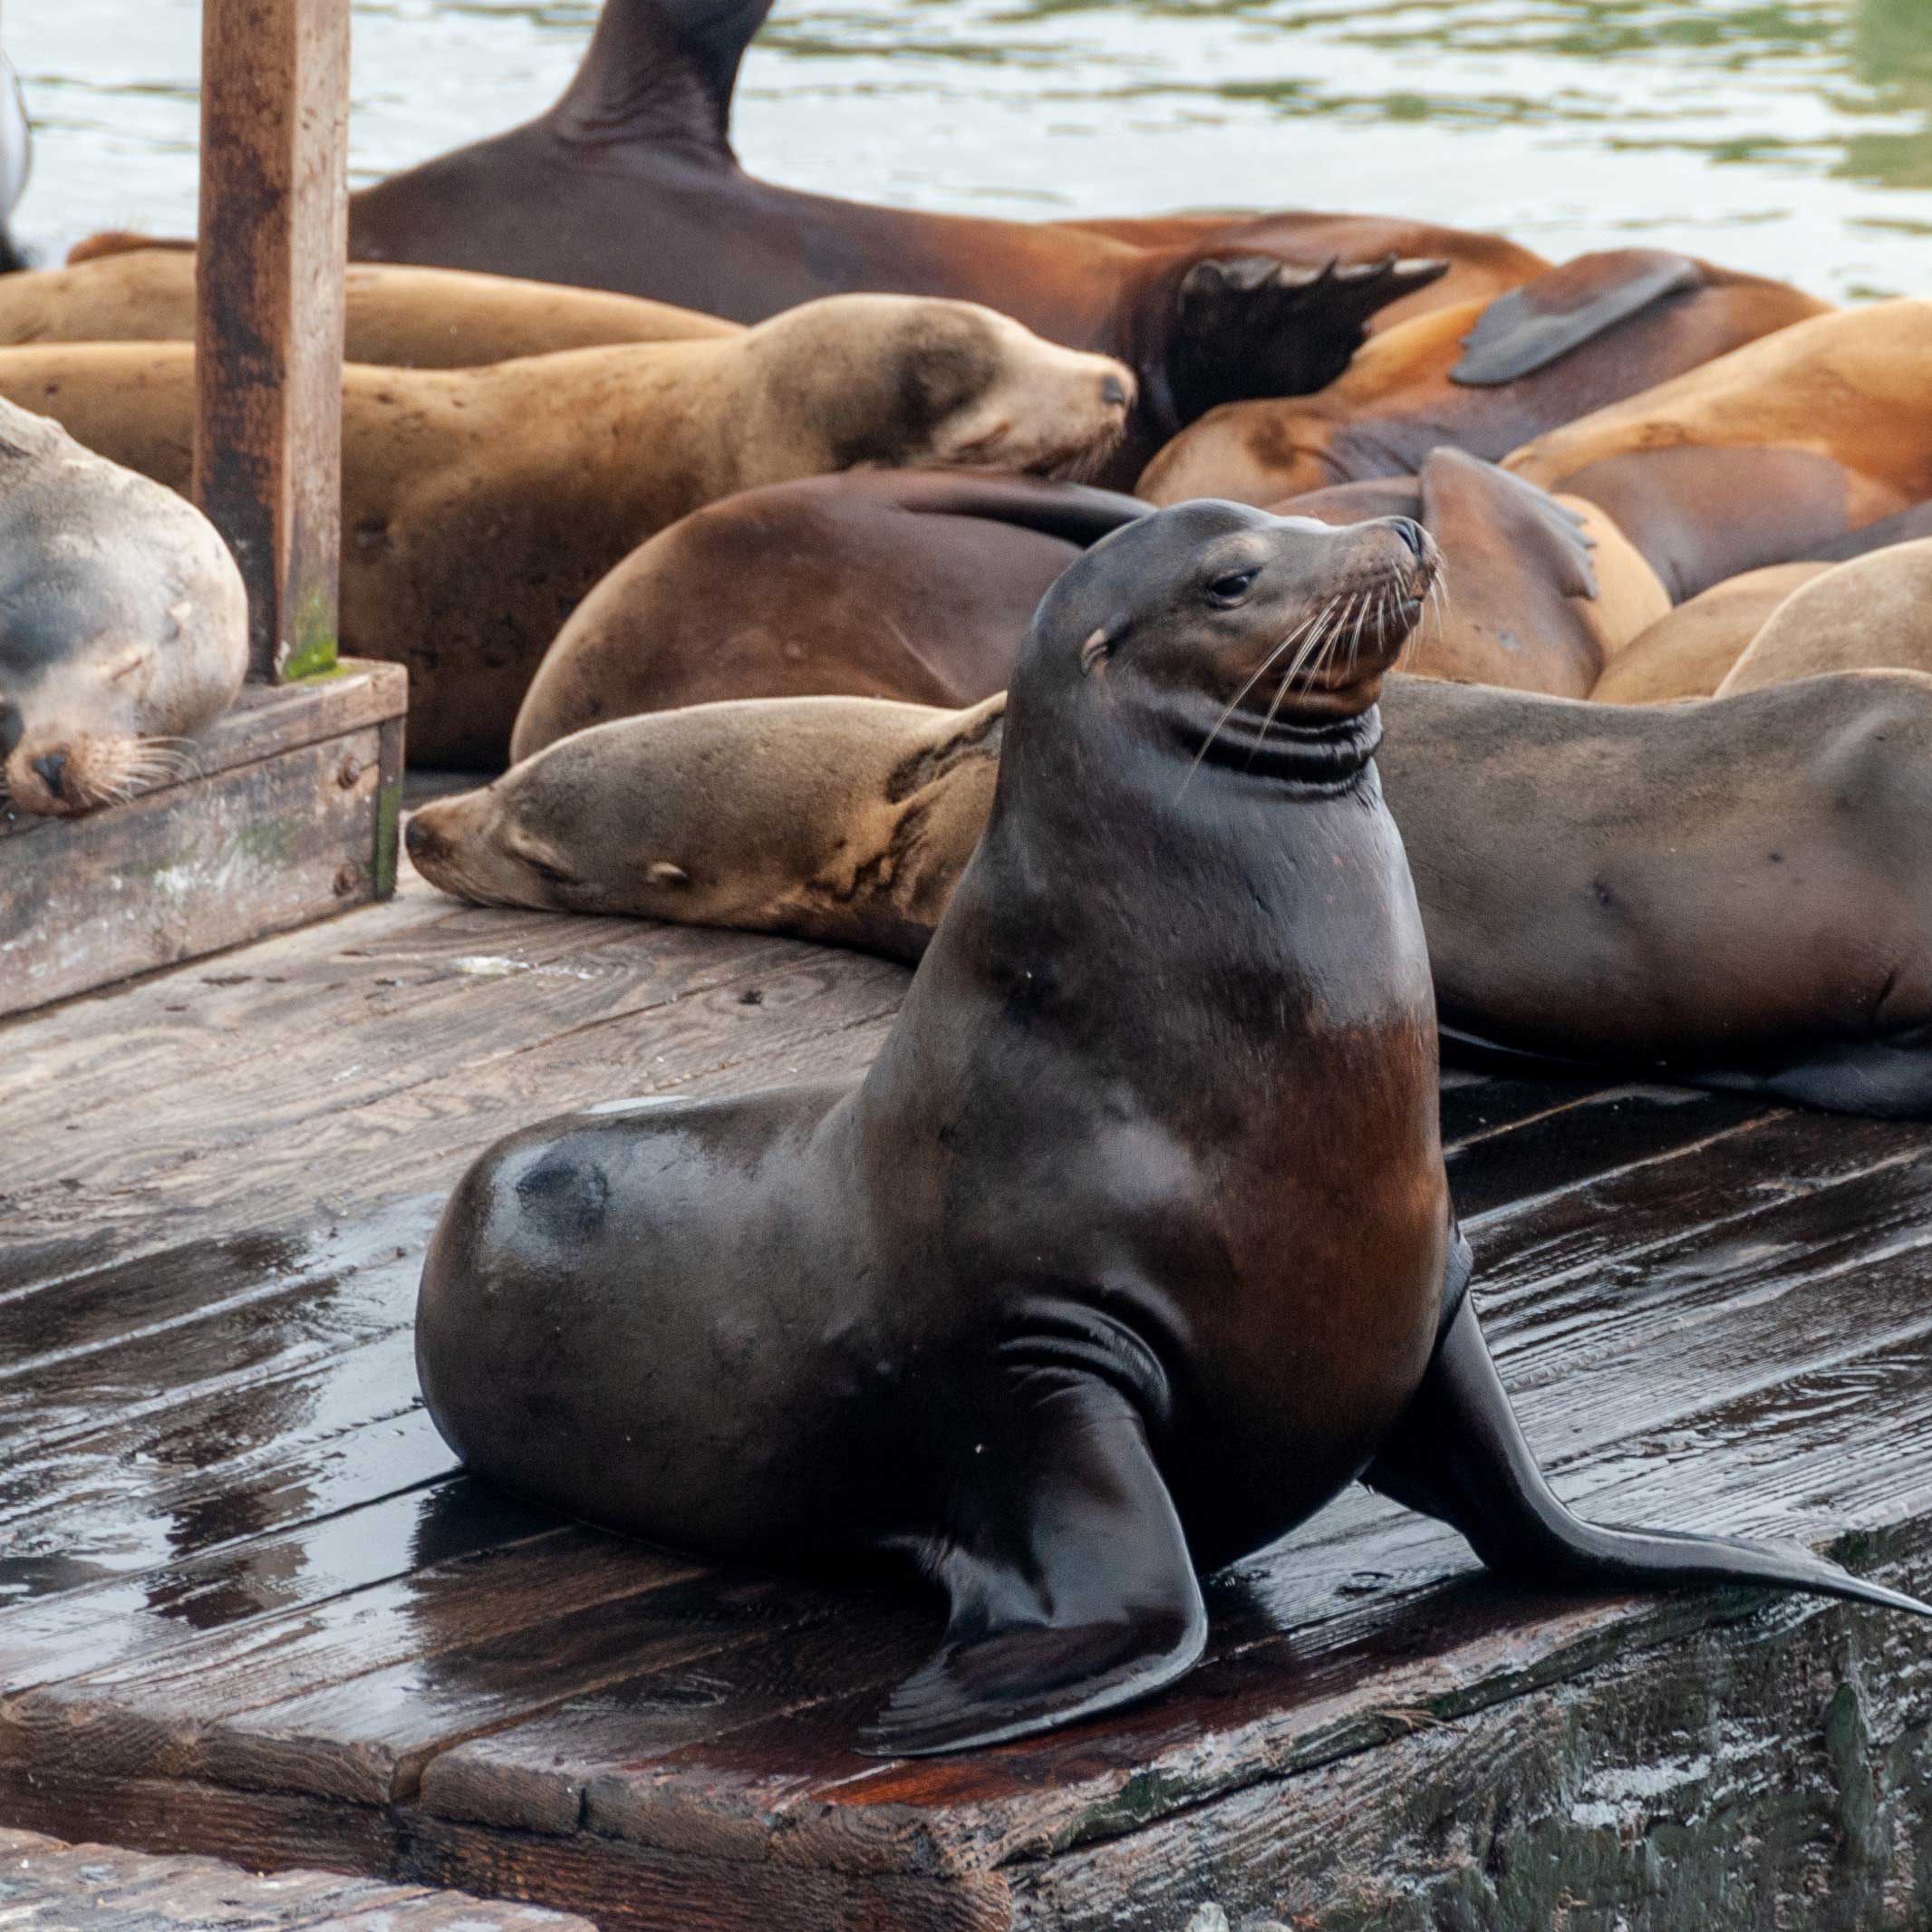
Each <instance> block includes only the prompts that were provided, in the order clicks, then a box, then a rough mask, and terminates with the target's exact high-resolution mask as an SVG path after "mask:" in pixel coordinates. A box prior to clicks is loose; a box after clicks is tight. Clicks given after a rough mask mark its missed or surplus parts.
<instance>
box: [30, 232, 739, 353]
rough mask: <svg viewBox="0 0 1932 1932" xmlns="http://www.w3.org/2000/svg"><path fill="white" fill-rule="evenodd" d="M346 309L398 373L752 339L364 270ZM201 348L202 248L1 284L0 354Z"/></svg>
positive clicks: (495, 287) (708, 325)
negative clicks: (198, 285)
mask: <svg viewBox="0 0 1932 1932" xmlns="http://www.w3.org/2000/svg"><path fill="white" fill-rule="evenodd" d="M135 240H136V241H137V243H138V242H139V237H135ZM343 307H344V315H345V320H346V324H347V338H346V346H345V348H344V351H343V353H344V354H346V355H347V357H348V358H349V360H350V361H351V362H380V363H382V365H383V366H385V367H387V368H391V369H468V368H472V367H474V366H476V365H477V364H478V363H481V362H509V361H511V360H512V359H514V358H515V357H517V356H521V355H545V354H548V353H552V352H553V351H555V350H558V349H591V348H595V347H597V346H599V345H600V344H603V343H658V342H698V341H706V340H710V339H711V338H714V337H719V336H727V335H737V334H739V333H741V332H740V330H739V325H738V324H736V323H730V322H722V321H720V320H719V318H718V317H716V316H715V315H698V314H693V313H692V312H691V310H689V309H679V308H672V307H671V306H670V305H669V304H666V303H662V302H642V301H639V300H638V299H637V298H636V297H635V296H632V295H606V294H604V293H603V292H602V291H600V290H595V289H587V288H560V287H558V286H557V285H555V283H551V282H518V281H514V280H512V279H511V278H510V277H508V276H507V275H469V274H466V273H464V272H463V271H461V270H459V269H454V268H406V267H391V266H381V265H374V264H369V263H358V262H352V263H351V264H350V265H349V269H348V273H347V275H345V277H344V278H343ZM194 337H195V256H194V251H193V250H192V249H188V248H165V247H149V246H135V247H133V248H131V249H129V250H127V251H124V252H123V251H119V250H116V251H112V252H105V253H99V254H94V255H90V256H88V257H87V259H85V260H84V261H82V262H81V263H80V264H78V265H70V266H67V267H65V268H43V269H39V270H37V271H35V272H34V273H32V274H28V275H10V276H8V277H7V278H6V279H5V280H4V281H0V346H7V347H14V346H18V345H22V344H25V343H166V342H192V341H193V340H194Z"/></svg>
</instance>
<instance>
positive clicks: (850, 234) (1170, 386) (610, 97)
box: [349, 0, 1545, 487]
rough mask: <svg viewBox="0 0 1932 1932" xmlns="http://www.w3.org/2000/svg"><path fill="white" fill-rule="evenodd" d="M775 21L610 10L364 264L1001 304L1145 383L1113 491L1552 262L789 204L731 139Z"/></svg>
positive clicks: (759, 296) (747, 2) (1329, 223)
mask: <svg viewBox="0 0 1932 1932" xmlns="http://www.w3.org/2000/svg"><path fill="white" fill-rule="evenodd" d="M770 5H771V0H608V4H607V5H605V6H604V12H603V14H602V17H601V18H600V19H599V21H598V23H597V28H596V32H595V33H594V35H593V36H592V39H591V43H590V46H589V48H588V50H587V51H586V53H585V54H584V63H583V65H582V66H581V67H580V68H579V70H578V72H577V74H576V76H575V79H574V80H573V81H572V82H571V83H570V85H569V87H568V88H567V89H566V90H565V93H564V95H563V97H562V98H561V99H560V100H559V101H557V102H556V103H555V105H554V106H553V107H551V108H550V109H549V110H548V111H546V112H545V113H543V114H540V115H539V116H538V117H537V118H536V120H535V121H528V122H526V123H525V124H524V125H523V126H521V127H517V128H513V129H512V130H509V131H508V132H507V133H505V134H499V135H497V136H494V137H493V138H491V139H490V140H483V141H478V142H476V143H474V144H473V145H471V146H469V147H466V148H461V149H459V150H456V151H455V152H454V153H451V154H446V155H442V156H440V157H439V158H438V159H434V160H431V161H427V162H425V163H423V164H422V165H421V166H420V167H418V168H412V169H409V170H408V171H407V172H406V173H403V174H401V175H396V176H393V177H392V178H391V179H389V180H386V181H382V182H380V183H378V184H377V185H376V186H375V187H373V188H363V189H362V190H361V191H360V192H359V193H357V194H355V195H354V196H353V197H352V198H351V200H350V211H349V246H350V254H351V255H352V256H354V257H356V258H357V259H361V260H366V261H391V262H422V263H431V264H436V265H439V266H444V267H450V268H480V269H486V270H488V271H489V272H491V273H493V274H497V275H525V276H530V277H534V278H535V279H536V280H539V281H546V282H574V283H580V284H584V285H587V286H591V287H596V288H612V289H616V290H618V291H620V292H622V293H623V294H625V295H650V296H652V297H654V298H655V299H657V300H658V301H661V302H673V303H676V304H679V305H681V306H682V307H685V308H693V309H699V310H701V311H703V312H704V313H706V314H717V315H727V316H729V317H731V318H732V319H733V320H735V321H739V322H758V321H760V320H762V319H763V318H765V317H766V316H768V315H771V314H777V313H778V311H779V310H781V309H785V308H788V307H790V306H791V305H793V304H796V303H799V302H806V301H809V300H811V299H812V298H813V297H815V296H818V295H836V294H842V293H848V292H852V291H861V290H874V289H883V290H890V291H893V292H895V293H899V294H904V295H948V296H952V297H956V298H961V299H964V300H967V301H972V302H983V303H985V304H988V305H989V306H990V307H992V308H996V309H999V310H1000V311H1001V313H1002V314H1009V315H1014V316H1017V317H1018V318H1019V320H1021V321H1022V322H1024V323H1026V324H1027V325H1028V326H1029V328H1032V329H1035V330H1037V331H1038V333H1040V334H1042V335H1044V336H1046V337H1048V339H1049V340H1051V341H1054V342H1061V343H1067V344H1068V345H1069V346H1071V347H1074V348H1079V349H1090V350H1093V351H1096V353H1101V354H1106V355H1113V356H1116V357H1118V358H1119V359H1120V360H1121V361H1122V362H1125V363H1127V364H1128V365H1129V366H1130V367H1131V368H1132V369H1133V370H1134V371H1135V374H1136V375H1137V376H1138V377H1139V378H1140V383H1141V403H1140V408H1139V409H1138V410H1137V411H1136V413H1135V420H1134V422H1133V424H1132V425H1131V426H1130V430H1129V436H1128V440H1127V442H1126V444H1125V446H1124V449H1123V451H1122V454H1121V457H1120V459H1119V460H1118V465H1117V469H1116V472H1112V473H1110V474H1109V478H1108V480H1109V481H1112V482H1118V483H1119V484H1121V485H1122V486H1123V487H1125V485H1129V484H1131V483H1132V482H1133V480H1134V478H1135V476H1137V475H1138V474H1139V473H1140V469H1141V468H1142V467H1143V466H1145V462H1146V460H1147V459H1148V458H1149V457H1151V456H1152V455H1153V454H1154V450H1155V449H1158V448H1159V447H1160V446H1161V444H1162V443H1163V442H1164V441H1166V440H1167V439H1168V438H1169V437H1171V436H1173V435H1174V433H1175V431H1176V430H1179V429H1180V428H1181V427H1182V425H1183V424H1184V423H1186V422H1188V421H1191V420H1193V418H1194V417H1196V416H1198V415H1200V414H1202V413H1203V411H1206V410H1209V409H1212V407H1214V405H1215V404H1217V403H1221V402H1230V401H1239V400H1241V398H1243V397H1248V396H1262V395H1286V394H1293V393H1299V392H1300V391H1307V390H1312V389H1319V388H1320V387H1321V386H1322V384H1323V383H1325V382H1328V381H1330V380H1331V379H1332V378H1333V377H1334V376H1336V375H1338V374H1339V373H1340V372H1341V370H1342V369H1343V368H1344V367H1346V365H1347V363H1348V357H1349V355H1350V354H1351V353H1353V351H1354V350H1355V348H1356V346H1357V343H1359V342H1360V341H1361V339H1362V335H1363V332H1364V330H1365V328H1366V326H1367V322H1368V318H1369V317H1370V316H1372V315H1373V314H1376V313H1377V311H1379V310H1384V309H1390V308H1393V307H1395V306H1396V304H1404V306H1405V307H1406V308H1409V307H1413V305H1414V303H1415V301H1416V300H1420V299H1427V300H1442V301H1449V302H1454V301H1461V300H1466V299H1469V298H1471V297H1473V296H1476V295H1492V294H1495V293H1497V292H1499V291H1500V290H1502V289H1504V288H1508V287H1511V286H1512V285H1514V284H1515V283H1517V282H1520V281H1521V280H1523V279H1525V277H1527V276H1528V275H1533V274H1535V273H1536V272H1537V271H1538V270H1539V269H1541V267H1543V266H1545V265H1544V263H1543V262H1542V260H1541V257H1540V256H1534V255H1532V254H1531V253H1530V252H1529V251H1528V250H1527V249H1521V248H1517V247H1515V246H1513V245H1512V244H1510V243H1507V242H1504V241H1502V239H1501V238H1500V237H1492V236H1468V235H1463V234H1462V233H1460V232H1458V231H1456V230H1454V229H1444V228H1438V227H1433V226H1431V225H1428V224H1425V223H1417V222H1404V221H1385V220H1379V219H1377V218H1376V217H1362V216H1340V217H1323V216H1310V215H1299V214H1290V215H1282V216H1267V217H1249V218H1245V219H1237V220H1231V221H1229V222H1225V223H1222V224H1221V225H1220V226H1219V227H1214V228H1210V229H1208V230H1206V231H1203V230H1201V229H1200V228H1199V227H1198V226H1196V225H1193V224H1189V225H1186V229H1185V232H1184V233H1183V232H1182V231H1181V230H1179V229H1177V228H1176V227H1175V226H1174V224H1172V223H1161V224H1156V225H1155V227H1154V228H1152V229H1148V230H1145V231H1144V232H1145V234H1146V235H1147V236H1148V237H1150V238H1151V240H1152V242H1153V245H1152V246H1149V245H1147V243H1146V242H1144V241H1139V240H1128V239H1123V238H1122V232H1125V231H1131V229H1132V226H1133V225H1131V224H1119V223H1115V224H1110V225H1107V226H1108V227H1111V228H1112V229H1113V230H1115V231H1116V232H1110V233H1102V232H1101V231H1100V229H1099V228H1098V227H1096V226H1094V225H1092V224H1086V225H1080V226H1067V225H1051V224H1048V225H1042V224H1038V223H1031V222H1019V221H998V220H987V219H983V218H980V217H968V216H959V215H937V214H931V213H928V212H926V211H925V210H923V209H916V208H878V207H870V206H867V205H865V204H864V203H860V202H853V201H840V200H835V199H832V198H829V197H826V196H822V195H807V194H799V193H796V192H794V191H793V190H791V189H789V188H778V187H775V186H773V185H772V184H770V183H769V182H765V181H760V180H758V179H754V178H753V177H752V176H750V175H748V174H747V173H746V172H745V171H744V170H743V169H742V168H740V167H739V163H738V158H737V156H736V155H735V154H734V153H733V152H732V150H731V144H730V139H729V120H730V112H731V97H732V92H733V90H734V88H735V87H736V84H737V80H738V68H739V60H740V58H741V57H742V55H743V53H744V50H745V47H746V45H747V43H749V41H750V39H751V37H752V35H753V34H755V33H756V32H757V31H758V26H759V25H760V24H761V23H762V22H763V20H764V18H765V16H766V14H768V12H769V11H770ZM1337 264H1346V265H1348V266H1345V267H1342V268H1340V269H1339V270H1338V272H1332V273H1331V272H1329V271H1330V270H1331V268H1332V267H1333V266H1334V265H1337ZM1444 264H1447V265H1448V267H1449V273H1448V275H1446V276H1445V277H1444V280H1443V281H1442V283H1441V284H1440V285H1439V286H1438V287H1436V288H1430V287H1429V285H1430V284H1431V283H1434V282H1435V279H1436V277H1437V275H1439V274H1441V272H1442V269H1443V266H1444ZM1424 291H1426V295H1424V293H1423V292H1424Z"/></svg>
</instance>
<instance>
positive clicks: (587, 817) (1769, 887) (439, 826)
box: [409, 671, 1932, 1117]
mask: <svg viewBox="0 0 1932 1932" xmlns="http://www.w3.org/2000/svg"><path fill="white" fill-rule="evenodd" d="M998 704H999V700H997V699H990V700H987V703H986V704H984V705H980V706H978V707H976V708H974V709H973V710H971V711H967V712H950V711H928V710H923V709H919V708H909V707H904V706H897V705H874V704H872V703H870V702H868V701H867V700H864V699H856V698H845V699H840V698H816V699H793V700H770V701H767V702H755V703H746V704H729V705H704V706H700V707H698V708H695V709H693V710H684V711H671V712H663V713H660V714H658V715H656V716H652V717H642V718H633V719H626V720H623V721H622V722H620V723H615V724H607V725H600V726H598V727H597V728H596V729H594V730H589V731H583V732H579V733H577V734H576V735H575V737H572V738H567V739H562V740H561V741H560V742H559V743H557V744H555V745H554V746H552V747H551V748H550V749H548V750H547V751H545V752H544V753H542V754H541V755H540V756H538V757H536V758H532V759H531V760H530V761H529V762H528V763H526V764H523V765H519V766H517V767H516V768H513V769H512V770H511V771H509V772H507V773H506V774H505V775H504V777H502V778H499V779H497V782H496V783H495V784H494V785H492V786H490V787H488V788H487V789H486V790H482V791H476V792H470V793H466V794H464V795H463V796H461V797H455V798H449V799H439V800H437V801H436V802H435V803H434V804H433V805H430V806H425V807H423V808H422V809H421V810H420V811H419V812H418V813H417V814H416V815H415V816H414V817H413V818H412V819H411V821H410V826H409V844H410V851H411V855H412V856H413V857H414V859H415V861H416V864H417V865H418V866H419V867H420V870H421V871H422V872H423V874H425V876H426V877H428V878H429V879H430V881H431V882H432V883H433V884H439V885H440V886H442V887H443V888H444V889H445V890H446V891H450V892H454V893H457V894H460V895H462V896H464V897H466V898H469V899H473V900H476V901H478V902H479V903H485V904H507V905H527V906H534V907H538V908H546V909H554V910H561V911H569V912H581V913H623V914H632V915H639V916H643V917H648V918H653V919H671V920H681V921H686V922H691V923H707V924H717V925H730V926H741V927H748V928H750V929H751V930H754V931H773V932H795V933H797V934H799V935H800V936H801V937H805V938H809V939H817V940H825V941H829V942H836V943H841V944H847V945H855V946H864V947H865V948H867V949H868V950H871V951H874V952H884V953H887V954H889V955H890V956H892V957H894V958H896V959H916V958H917V957H918V956H919V954H920V952H921V951H922V950H923V945H924V943H925V940H926V937H927V936H928V934H929V932H930V931H931V926H932V918H933V914H934V913H935V911H936V909H937V908H939V907H941V906H942V905H943V904H944V903H945V902H946V898H947V894H948V892H949V890H950V882H951V881H952V880H954V879H957V878H958V877H959V875H960V874H961V871H962V869H963V868H964V866H965V864H966V862H967V859H968V858H969V856H970V855H971V851H972V848H973V845H974V842H975V839H976V838H977V836H978V833H979V829H980V823H981V822H982V817H983V813H984V810H985V805H986V800H987V797H988V793H989V788H990V772H989V771H988V768H987V767H988V764H989V761H990V759H991V758H994V757H995V756H997V754H998V751H999V747H1000V722H999V718H998ZM1382 709H1383V713H1384V716H1385V717H1386V719H1387V720H1388V721H1389V736H1388V740H1387V743H1386V746H1385V747H1384V749H1383V751H1382V753H1381V756H1380V766H1381V769H1382V774H1383V779H1384V783H1385V785H1386V790H1387V794H1388V801H1389V807H1390V809H1391V810H1392V811H1393V812H1394V813H1395V815H1396V824H1397V826H1399V828H1400V830H1401V832H1402V836H1403V841H1404V843H1405V845H1406V847H1407V850H1408V855H1409V862H1410V865H1411V866H1412V868H1413V869H1414V873H1415V885H1416V893H1417V897H1418V900H1419V902H1420V904H1421V908H1422V919H1423V925H1424V928H1425V931H1426V932H1427V935H1428V942H1429V957H1430V961H1431V965H1432V969H1433V971H1434V974H1435V985H1436V994H1437V1000H1438V1002H1439V1004H1440V1007H1441V1009H1442V1015H1443V1019H1444V1022H1445V1024H1447V1025H1448V1026H1449V1027H1451V1028H1452V1029H1454V1030H1455V1032H1456V1033H1457V1034H1459V1035H1461V1036H1463V1037H1465V1038H1471V1039H1474V1040H1482V1041H1486V1042H1489V1043H1492V1044H1493V1045H1501V1046H1505V1047H1509V1048H1516V1049H1519V1050H1521V1051H1524V1052H1533V1053H1535V1054H1538V1055H1540V1056H1543V1057H1545V1058H1555V1059H1559V1060H1560V1059H1569V1060H1571V1061H1574V1062H1577V1063H1579V1064H1580V1065H1589V1066H1590V1067H1596V1068H1601V1067H1605V1066H1609V1067H1618V1068H1621V1069H1627V1070H1628V1071H1630V1072H1632V1073H1636V1074H1638V1075H1642V1076H1659V1075H1660V1076H1663V1077H1669V1078H1674V1079H1683V1080H1688V1081H1691V1082H1693V1083H1695V1084H1697V1085H1703V1086H1714V1087H1746V1088H1749V1089H1751V1090H1753V1091H1756V1092H1763V1093H1768V1094H1773V1095H1775V1096H1778V1097H1780V1098H1782V1099H1786V1100H1794V1101H1800V1102H1802V1103H1804V1104H1805V1105H1808V1106H1821V1107H1828V1108H1835V1109H1838V1110H1840V1111H1844V1112H1848V1113H1869V1114H1893V1115H1904V1116H1912V1117H1926V1116H1932V879H1928V876H1927V869H1926V867H1925V865H1924V863H1923V854H1924V852H1925V850H1926V847H1927V843H1928V841H1932V679H1928V678H1927V677H1925V676H1922V675H1920V674H1918V673H1916V672H1910V671H1898V672H1887V671H1859V672H1850V673H1845V674H1841V675H1839V676H1835V677H1821V678H1813V679H1809V680H1807V681H1804V682H1803V683H1802V684H1793V685H1781V686H1779V687H1777V688H1776V689H1775V690H1771V691H1756V692H1752V693H1749V694H1747V695H1745V696H1742V697H1737V698H1726V699H1721V700H1705V701H1702V702H1691V703H1685V704H1676V705H1668V706H1651V707H1645V706H1619V705H1601V704H1593V703H1588V702H1579V701H1574V700H1561V699H1551V698H1541V697H1537V696H1533V695H1531V694H1529V693H1525V692H1521V691H1498V690H1494V689H1492V688H1490V687H1487V686H1483V685H1475V684H1447V683H1443V682H1440V681H1435V680H1433V679H1426V678H1408V677H1393V678H1391V679H1389V680H1388V681H1387V683H1386V687H1385V690H1384V692H1383V698H1382Z"/></svg>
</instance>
